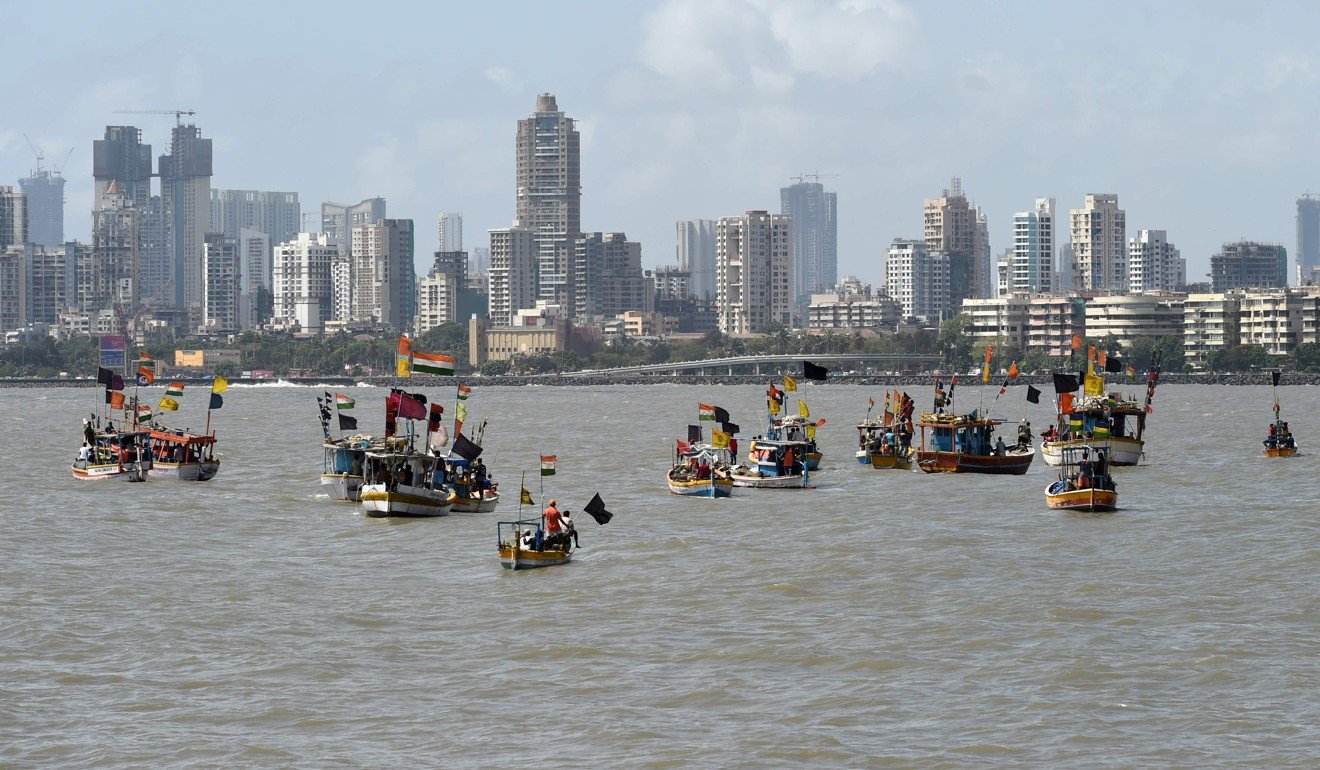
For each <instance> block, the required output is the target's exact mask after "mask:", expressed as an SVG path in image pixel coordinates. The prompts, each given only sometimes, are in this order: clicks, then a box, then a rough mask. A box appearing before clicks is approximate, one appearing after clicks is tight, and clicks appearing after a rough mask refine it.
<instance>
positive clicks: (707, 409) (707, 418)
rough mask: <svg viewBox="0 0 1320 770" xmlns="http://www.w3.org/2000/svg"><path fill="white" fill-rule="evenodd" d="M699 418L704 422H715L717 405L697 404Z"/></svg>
mask: <svg viewBox="0 0 1320 770" xmlns="http://www.w3.org/2000/svg"><path fill="white" fill-rule="evenodd" d="M697 419H698V420H700V421H702V422H713V421H714V420H715V407H714V406H713V405H711V404H697Z"/></svg>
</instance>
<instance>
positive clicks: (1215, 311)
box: [1183, 292, 1242, 369]
mask: <svg viewBox="0 0 1320 770" xmlns="http://www.w3.org/2000/svg"><path fill="white" fill-rule="evenodd" d="M1241 301H1242V295H1241V294H1239V293H1235V292H1231V293H1227V294H1188V295H1187V299H1185V300H1183V351H1184V353H1185V356H1186V361H1187V365H1188V366H1190V367H1191V368H1193V369H1204V368H1205V367H1206V362H1207V361H1208V360H1209V358H1210V354H1211V353H1213V352H1215V351H1216V350H1223V349H1225V348H1231V347H1233V346H1235V345H1237V344H1239V342H1240V339H1241V338H1240V336H1239V333H1238V307H1239V305H1240V303H1241Z"/></svg>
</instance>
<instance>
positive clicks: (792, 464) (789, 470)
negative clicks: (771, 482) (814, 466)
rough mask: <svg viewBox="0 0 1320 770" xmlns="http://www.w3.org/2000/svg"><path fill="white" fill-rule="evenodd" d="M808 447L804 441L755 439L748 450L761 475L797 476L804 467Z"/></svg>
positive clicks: (809, 446)
mask: <svg viewBox="0 0 1320 770" xmlns="http://www.w3.org/2000/svg"><path fill="white" fill-rule="evenodd" d="M810 448H811V445H810V444H809V443H808V442H806V441H770V440H766V439H757V440H755V441H753V442H752V447H751V450H750V452H751V459H752V462H753V463H755V465H756V468H757V470H759V471H760V472H761V475H763V476H799V475H801V474H802V471H803V469H804V468H805V467H806V465H805V464H806V461H807V452H809V451H810Z"/></svg>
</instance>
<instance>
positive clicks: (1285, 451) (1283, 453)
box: [1265, 446, 1297, 457]
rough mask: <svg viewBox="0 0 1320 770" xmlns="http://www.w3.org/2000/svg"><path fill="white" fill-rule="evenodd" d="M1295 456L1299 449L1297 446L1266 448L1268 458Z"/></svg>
mask: <svg viewBox="0 0 1320 770" xmlns="http://www.w3.org/2000/svg"><path fill="white" fill-rule="evenodd" d="M1295 454H1297V447H1295V446H1288V447H1274V448H1273V449H1271V448H1270V447H1265V456H1266V457H1292V456H1293V455H1295Z"/></svg>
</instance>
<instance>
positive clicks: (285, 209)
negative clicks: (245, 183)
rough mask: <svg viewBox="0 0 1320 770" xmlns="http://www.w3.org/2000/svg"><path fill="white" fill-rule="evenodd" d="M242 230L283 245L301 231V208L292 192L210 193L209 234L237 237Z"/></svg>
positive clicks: (241, 191)
mask: <svg viewBox="0 0 1320 770" xmlns="http://www.w3.org/2000/svg"><path fill="white" fill-rule="evenodd" d="M243 229H248V230H255V231H257V232H259V233H265V234H266V235H269V236H270V239H271V243H285V242H287V241H291V240H293V239H294V238H297V237H298V231H300V230H302V205H301V204H300V203H299V202H298V193H296V192H273V191H267V190H212V191H211V232H216V233H224V234H225V235H228V236H229V237H230V238H237V237H238V234H239V231H240V230H243Z"/></svg>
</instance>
